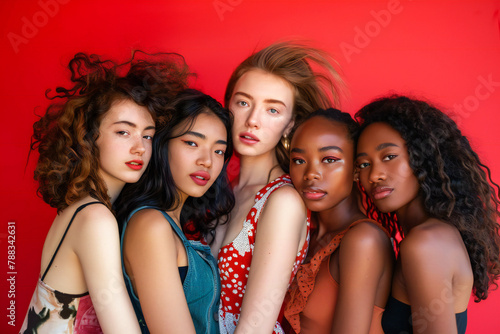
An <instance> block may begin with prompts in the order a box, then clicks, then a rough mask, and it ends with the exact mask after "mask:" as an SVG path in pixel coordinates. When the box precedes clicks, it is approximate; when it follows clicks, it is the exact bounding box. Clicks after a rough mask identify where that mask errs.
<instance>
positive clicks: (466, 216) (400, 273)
mask: <svg viewBox="0 0 500 334" xmlns="http://www.w3.org/2000/svg"><path fill="white" fill-rule="evenodd" d="M356 117H357V118H358V120H359V121H360V122H361V124H362V132H361V135H360V137H359V141H358V147H357V165H358V168H359V179H360V181H361V185H362V187H363V188H364V190H365V192H366V195H367V198H366V204H367V212H368V214H369V215H371V216H372V217H374V218H378V219H379V220H382V221H384V222H386V223H387V224H388V226H390V227H391V228H392V232H393V235H394V234H395V233H396V232H399V233H400V235H401V236H402V237H403V239H402V241H401V242H400V244H399V253H398V261H397V265H396V269H395V273H394V277H393V283H392V292H391V296H390V298H389V301H388V303H387V306H386V310H385V312H384V315H383V318H382V325H383V328H384V331H385V332H386V333H402V332H405V333H412V332H416V333H457V332H458V333H465V329H466V326H467V305H468V302H469V297H470V295H471V292H473V293H474V295H475V297H476V301H480V300H483V299H486V297H487V296H488V288H489V287H490V286H491V285H493V286H497V283H495V280H497V279H498V277H499V276H500V260H499V252H500V237H499V234H498V232H499V225H498V222H497V221H498V217H499V211H498V205H499V200H498V197H497V196H499V195H500V192H499V187H498V185H497V184H495V183H494V182H493V181H492V180H491V176H490V171H489V169H488V167H487V166H485V165H484V164H483V163H482V162H481V160H480V159H479V157H478V155H477V154H476V153H475V152H474V151H473V150H472V148H471V146H470V144H469V141H468V140H467V138H466V137H465V136H463V135H462V133H461V132H460V130H459V129H458V128H457V125H456V124H455V122H453V121H452V120H451V119H450V118H449V117H448V116H446V115H445V114H444V113H443V112H441V111H439V110H438V109H436V108H435V107H433V106H431V105H429V104H428V103H426V102H423V101H419V100H414V99H410V98H408V97H404V96H394V97H388V98H382V99H380V100H377V101H375V102H372V103H370V104H368V105H367V106H365V107H363V108H362V109H361V110H360V111H359V112H358V113H357V114H356Z"/></svg>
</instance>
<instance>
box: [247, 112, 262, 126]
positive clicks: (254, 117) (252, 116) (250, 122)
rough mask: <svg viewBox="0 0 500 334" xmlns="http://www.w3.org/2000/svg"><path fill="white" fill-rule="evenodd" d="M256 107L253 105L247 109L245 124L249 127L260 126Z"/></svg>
mask: <svg viewBox="0 0 500 334" xmlns="http://www.w3.org/2000/svg"><path fill="white" fill-rule="evenodd" d="M258 112H259V111H258V108H256V107H253V108H251V109H250V110H249V112H248V115H247V119H246V122H245V123H246V126H248V127H249V128H255V129H258V128H260V120H259V115H258Z"/></svg>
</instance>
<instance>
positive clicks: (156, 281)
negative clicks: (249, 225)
mask: <svg viewBox="0 0 500 334" xmlns="http://www.w3.org/2000/svg"><path fill="white" fill-rule="evenodd" d="M230 126H231V118H230V115H229V114H228V112H227V111H226V110H225V109H224V108H222V106H221V105H220V104H219V103H218V102H217V101H215V100H214V99H213V98H211V97H210V96H207V95H205V94H203V93H201V92H198V91H195V90H186V91H184V92H182V93H181V94H180V95H179V96H178V97H177V98H176V99H175V101H174V102H173V103H172V106H171V108H170V110H167V117H166V119H165V123H164V124H162V125H161V126H159V128H158V131H157V132H156V135H155V139H154V143H153V157H152V159H151V163H150V166H149V168H148V169H147V171H146V172H145V173H144V175H143V177H142V178H141V180H140V181H139V182H138V183H136V184H134V185H130V186H129V187H128V188H127V189H125V190H124V192H123V194H122V198H121V199H120V206H121V209H120V211H121V213H120V214H119V217H121V216H126V217H127V219H125V224H124V226H123V231H122V238H121V244H122V256H123V268H124V274H125V281H126V284H127V288H128V289H129V294H130V297H131V298H132V303H133V305H134V308H135V311H136V315H137V318H138V319H139V323H140V324H141V329H142V332H143V333H218V326H219V324H218V323H217V320H218V318H217V317H218V313H217V312H218V310H219V300H220V280H219V273H218V270H217V262H216V260H215V258H214V257H213V256H212V254H211V252H210V247H209V246H208V245H206V244H202V243H201V242H199V241H188V240H187V239H186V236H185V235H184V232H183V227H184V226H185V225H186V223H187V222H188V220H190V221H192V222H193V224H194V225H195V226H196V228H197V230H198V231H200V232H201V233H205V234H208V233H210V231H211V230H212V229H214V228H215V226H216V224H217V223H218V220H219V219H220V217H223V216H225V215H227V214H229V212H230V211H231V209H232V208H233V206H234V197H233V195H232V192H231V190H230V188H229V182H228V179H227V175H226V167H227V163H228V161H229V158H230V157H231V154H232V144H231V127H230ZM214 220H215V224H214V223H212V222H213V221H214Z"/></svg>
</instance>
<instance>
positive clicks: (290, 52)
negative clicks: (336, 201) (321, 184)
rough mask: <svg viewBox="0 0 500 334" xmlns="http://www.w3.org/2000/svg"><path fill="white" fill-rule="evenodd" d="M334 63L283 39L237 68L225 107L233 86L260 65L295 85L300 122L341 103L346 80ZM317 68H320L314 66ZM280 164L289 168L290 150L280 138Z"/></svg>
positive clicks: (295, 117)
mask: <svg viewBox="0 0 500 334" xmlns="http://www.w3.org/2000/svg"><path fill="white" fill-rule="evenodd" d="M332 63H334V64H336V62H335V61H334V60H333V59H332V58H331V57H330V56H329V55H328V54H327V53H325V52H323V51H321V50H318V49H316V48H313V47H310V46H307V45H305V44H300V43H296V42H280V43H274V44H271V45H270V46H268V47H266V48H264V49H262V50H260V51H258V52H257V53H254V54H252V55H251V56H250V57H248V58H247V59H245V60H244V61H243V62H242V63H241V64H240V65H238V67H237V68H236V69H235V70H234V72H233V73H232V75H231V77H230V78H229V81H228V83H227V87H226V92H225V94H224V104H225V106H226V108H228V106H229V101H230V100H231V96H232V95H233V91H234V87H235V86H236V83H237V82H238V80H239V79H240V78H241V77H242V76H243V74H245V73H246V72H248V71H250V70H252V69H260V70H263V71H265V72H267V73H270V74H273V75H276V76H278V77H280V78H282V79H283V80H285V81H286V82H288V83H289V84H290V85H291V86H292V87H293V89H294V108H293V114H292V115H293V116H292V117H293V120H294V121H295V123H300V122H301V121H302V120H303V118H305V117H306V116H307V114H309V113H311V112H313V111H315V110H317V109H326V108H330V107H332V106H340V96H341V95H342V93H343V92H344V91H345V84H344V81H343V80H342V78H341V75H340V74H339V71H337V70H336V69H335V68H334V67H333V66H332ZM313 66H314V67H315V68H318V69H319V70H320V71H315V70H314V69H313ZM276 157H277V158H278V162H279V165H280V167H281V168H282V169H283V170H284V171H285V172H288V168H289V166H288V163H289V161H290V154H289V152H288V150H287V149H286V148H285V146H284V145H283V143H282V142H281V141H280V142H278V144H277V146H276Z"/></svg>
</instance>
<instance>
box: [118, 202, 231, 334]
mask: <svg viewBox="0 0 500 334" xmlns="http://www.w3.org/2000/svg"><path fill="white" fill-rule="evenodd" d="M144 209H155V210H158V211H160V212H161V213H162V214H163V216H164V217H165V219H166V220H167V221H168V222H169V223H170V226H172V229H173V230H174V231H175V233H176V234H177V236H178V237H179V238H180V239H181V240H182V243H183V244H184V248H185V249H186V254H187V257H188V270H187V274H186V278H185V279H184V283H183V288H184V295H185V296H186V301H187V304H188V307H189V312H190V313H191V318H192V319H193V323H194V328H195V329H196V333H198V334H200V333H206V334H213V333H219V323H218V320H219V301H220V290H221V286H220V277H219V271H218V267H217V261H216V260H215V258H214V257H213V255H212V253H211V252H210V247H209V246H207V245H204V244H202V243H201V242H199V241H193V240H188V239H186V236H185V235H184V233H183V232H182V231H181V229H180V228H179V227H178V226H177V224H175V222H174V221H173V220H172V218H170V216H169V215H168V214H167V213H165V212H164V211H162V210H160V209H158V208H156V207H152V206H142V207H140V208H138V209H136V210H134V211H132V213H131V214H130V215H129V216H128V218H127V220H126V221H125V222H124V224H123V229H122V234H121V250H122V269H123V275H124V277H125V285H126V286H127V290H128V293H129V296H130V299H131V301H132V305H133V306H134V310H135V314H136V315H137V320H138V321H139V324H140V327H141V331H142V333H148V334H149V330H148V327H147V325H146V322H145V320H144V315H143V314H142V309H141V304H140V301H139V298H137V296H136V295H135V293H134V290H133V288H132V283H131V281H130V277H129V276H128V275H127V273H126V272H125V266H124V265H123V237H124V235H125V229H126V228H127V224H128V221H129V220H130V218H131V217H132V216H133V215H134V214H135V213H136V212H137V211H139V210H144ZM167 288H168V287H167Z"/></svg>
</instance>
